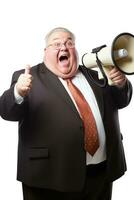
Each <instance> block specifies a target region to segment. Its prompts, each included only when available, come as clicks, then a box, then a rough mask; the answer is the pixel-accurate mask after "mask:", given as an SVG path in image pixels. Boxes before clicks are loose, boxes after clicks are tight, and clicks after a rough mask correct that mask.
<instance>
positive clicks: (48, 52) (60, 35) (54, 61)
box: [44, 32, 78, 79]
mask: <svg viewBox="0 0 134 200" xmlns="http://www.w3.org/2000/svg"><path fill="white" fill-rule="evenodd" d="M69 39H70V40H72V41H73V39H72V38H71V36H70V34H69V33H67V32H55V33H53V34H52V35H51V36H50V38H49V40H48V44H53V43H54V42H55V41H62V43H63V44H65V42H66V41H67V40H69ZM44 51H45V52H44V62H45V64H46V66H47V67H48V68H49V70H50V71H52V72H53V73H54V74H56V75H57V76H59V77H61V78H64V79H65V78H70V77H72V76H74V75H75V73H76V71H77V68H78V55H77V50H76V49H75V48H71V49H69V48H67V47H66V45H62V47H61V48H60V49H59V50H55V49H53V47H52V46H49V47H48V48H45V50H44ZM62 55H65V56H67V58H68V59H67V60H63V61H60V57H61V56H62Z"/></svg>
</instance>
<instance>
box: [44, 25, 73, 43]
mask: <svg viewBox="0 0 134 200" xmlns="http://www.w3.org/2000/svg"><path fill="white" fill-rule="evenodd" d="M55 32H67V33H69V34H70V35H71V37H72V39H73V40H74V41H75V35H74V33H72V32H71V31H70V30H69V29H67V28H64V27H57V28H54V29H52V30H51V31H50V32H49V33H48V34H47V35H46V37H45V44H46V46H47V45H48V40H49V38H50V36H51V35H52V34H53V33H55Z"/></svg>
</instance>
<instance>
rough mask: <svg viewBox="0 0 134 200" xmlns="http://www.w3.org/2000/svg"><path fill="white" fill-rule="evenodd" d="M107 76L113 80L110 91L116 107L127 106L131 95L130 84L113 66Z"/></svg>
mask: <svg viewBox="0 0 134 200" xmlns="http://www.w3.org/2000/svg"><path fill="white" fill-rule="evenodd" d="M109 78H110V79H111V80H112V81H113V82H114V86H111V92H112V96H113V99H114V102H115V104H116V106H117V108H123V107H125V106H127V105H128V104H129V102H130V100H131V97H132V85H131V83H130V82H129V80H128V79H127V78H126V76H125V74H123V73H122V72H120V71H119V70H118V69H117V68H113V69H112V70H111V72H110V74H109Z"/></svg>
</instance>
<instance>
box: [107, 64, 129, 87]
mask: <svg viewBox="0 0 134 200" xmlns="http://www.w3.org/2000/svg"><path fill="white" fill-rule="evenodd" d="M108 76H109V78H110V79H111V80H112V82H113V85H115V86H117V87H123V86H124V85H125V83H126V81H127V78H126V76H125V74H123V73H122V72H121V71H119V70H118V69H117V68H116V67H113V68H112V69H111V71H110V72H109V74H108Z"/></svg>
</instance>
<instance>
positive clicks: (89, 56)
mask: <svg viewBox="0 0 134 200" xmlns="http://www.w3.org/2000/svg"><path fill="white" fill-rule="evenodd" d="M82 64H83V65H84V66H85V67H87V68H94V67H99V69H100V70H99V71H100V72H101V73H99V75H98V77H99V79H102V78H103V79H104V80H105V83H106V82H107V83H108V84H109V85H113V82H112V80H110V79H109V78H108V73H109V71H110V70H111V67H112V66H116V67H117V68H118V69H119V70H120V71H121V72H122V73H124V74H127V75H132V74H134V35H132V34H131V33H126V32H124V33H120V34H119V35H117V36H116V37H115V39H114V40H113V42H112V45H111V46H110V47H107V46H106V45H102V46H100V47H97V48H94V49H92V52H91V53H85V54H84V55H83V56H82ZM92 80H93V79H92ZM105 85H106V84H103V85H100V84H99V86H105Z"/></svg>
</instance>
